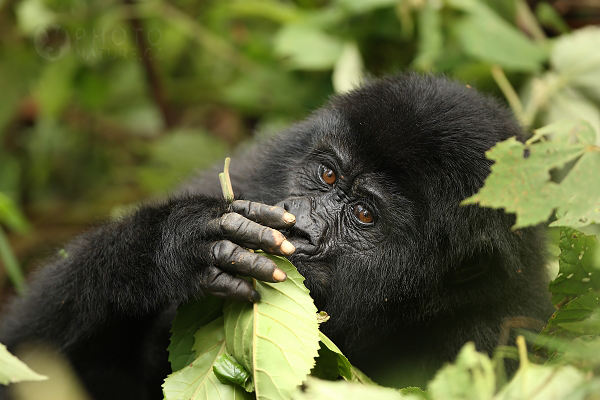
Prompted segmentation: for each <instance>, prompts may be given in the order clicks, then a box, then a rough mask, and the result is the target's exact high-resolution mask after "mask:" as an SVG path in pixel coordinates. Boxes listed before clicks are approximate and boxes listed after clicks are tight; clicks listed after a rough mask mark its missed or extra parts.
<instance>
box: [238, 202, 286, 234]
mask: <svg viewBox="0 0 600 400" xmlns="http://www.w3.org/2000/svg"><path fill="white" fill-rule="evenodd" d="M231 209H232V210H233V211H235V212H236V213H238V214H241V215H243V216H244V217H246V218H248V219H251V220H252V221H254V222H258V223H259V224H261V225H266V226H270V227H271V228H276V229H285V228H289V227H291V226H293V225H294V224H295V223H296V217H295V216H294V215H293V214H290V213H289V212H287V211H286V210H285V209H284V208H283V207H278V206H270V205H268V204H263V203H256V202H254V201H248V200H235V201H234V202H232V203H231Z"/></svg>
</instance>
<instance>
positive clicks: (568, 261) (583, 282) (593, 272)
mask: <svg viewBox="0 0 600 400" xmlns="http://www.w3.org/2000/svg"><path fill="white" fill-rule="evenodd" d="M559 248H560V256H559V258H558V266H559V270H558V275H557V276H556V278H555V279H554V280H553V281H552V282H551V283H550V286H549V288H550V291H551V292H552V303H553V304H554V305H557V304H559V303H564V302H565V300H569V299H572V298H573V297H576V296H582V295H585V294H588V293H589V291H590V290H598V289H600V262H599V261H598V256H600V246H598V241H597V240H596V237H595V236H587V235H585V234H583V233H582V232H578V231H576V230H574V229H570V228H563V229H561V232H560V241H559Z"/></svg>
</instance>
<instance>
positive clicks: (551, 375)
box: [494, 360, 586, 400]
mask: <svg viewBox="0 0 600 400" xmlns="http://www.w3.org/2000/svg"><path fill="white" fill-rule="evenodd" d="M585 382H586V378H585V375H584V373H583V372H581V371H579V370H577V369H576V368H575V367H572V366H543V365H536V364H531V363H523V361H522V360H521V366H520V367H519V370H518V371H517V373H516V374H515V376H514V378H513V379H512V380H511V381H510V382H509V383H508V385H506V386H504V387H503V388H502V389H501V390H500V392H499V393H498V394H497V395H496V397H494V400H514V399H527V400H547V399H565V400H566V399H568V400H583V399H585V398H586V393H585V391H584V390H582V387H583V386H584V384H585Z"/></svg>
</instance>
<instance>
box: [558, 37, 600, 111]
mask: <svg viewBox="0 0 600 400" xmlns="http://www.w3.org/2000/svg"><path fill="white" fill-rule="evenodd" d="M598 43H600V27H597V26H589V27H586V28H583V29H578V30H576V31H574V32H573V33H571V34H570V35H562V36H560V37H559V38H558V39H557V40H556V42H555V44H554V47H553V49H552V54H551V55H550V65H551V67H552V68H553V69H554V70H555V71H557V72H558V73H559V74H560V75H561V77H562V78H563V79H565V80H566V81H567V82H568V84H569V85H570V86H572V87H576V88H580V89H583V90H584V91H585V92H586V93H587V94H590V95H591V96H592V97H594V98H595V99H596V100H600V52H599V51H598Z"/></svg>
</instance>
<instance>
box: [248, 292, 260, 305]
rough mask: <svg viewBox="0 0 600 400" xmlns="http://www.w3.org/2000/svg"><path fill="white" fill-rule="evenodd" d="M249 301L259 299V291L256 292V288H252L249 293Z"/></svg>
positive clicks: (254, 301)
mask: <svg viewBox="0 0 600 400" xmlns="http://www.w3.org/2000/svg"><path fill="white" fill-rule="evenodd" d="M250 301H251V302H253V303H256V302H258V301H260V293H258V292H257V291H256V290H253V291H252V294H251V295H250Z"/></svg>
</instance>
